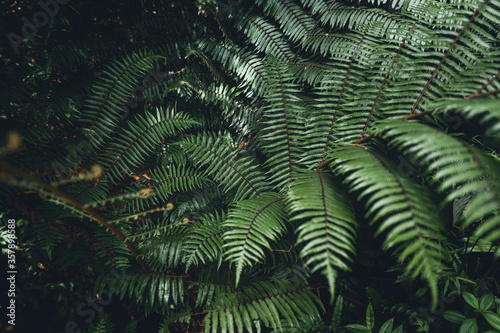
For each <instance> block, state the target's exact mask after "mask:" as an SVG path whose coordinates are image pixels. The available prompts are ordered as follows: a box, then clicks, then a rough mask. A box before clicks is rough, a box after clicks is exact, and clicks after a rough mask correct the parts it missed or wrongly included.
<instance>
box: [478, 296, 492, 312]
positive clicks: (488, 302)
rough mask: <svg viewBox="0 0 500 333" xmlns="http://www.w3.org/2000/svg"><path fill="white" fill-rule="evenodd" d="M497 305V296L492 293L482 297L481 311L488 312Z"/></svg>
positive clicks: (480, 302)
mask: <svg viewBox="0 0 500 333" xmlns="http://www.w3.org/2000/svg"><path fill="white" fill-rule="evenodd" d="M493 303H495V296H493V294H492V293H488V294H485V295H483V296H481V299H480V300H479V311H488V310H489V309H490V308H491V307H492V306H493Z"/></svg>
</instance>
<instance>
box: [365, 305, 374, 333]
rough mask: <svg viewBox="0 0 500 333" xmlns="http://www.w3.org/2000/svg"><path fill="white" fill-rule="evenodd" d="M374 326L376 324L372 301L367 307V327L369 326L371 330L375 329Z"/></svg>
mask: <svg viewBox="0 0 500 333" xmlns="http://www.w3.org/2000/svg"><path fill="white" fill-rule="evenodd" d="M374 326H375V315H374V313H373V306H372V303H370V304H368V307H367V308H366V327H368V328H369V329H370V330H371V329H373V327H374Z"/></svg>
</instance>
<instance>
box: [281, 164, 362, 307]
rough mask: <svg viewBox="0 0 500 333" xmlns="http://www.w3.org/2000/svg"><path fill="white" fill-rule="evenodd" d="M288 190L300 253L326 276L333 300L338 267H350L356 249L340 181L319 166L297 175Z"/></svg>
mask: <svg viewBox="0 0 500 333" xmlns="http://www.w3.org/2000/svg"><path fill="white" fill-rule="evenodd" d="M294 184H295V185H294V186H293V187H292V188H291V189H290V190H289V191H288V207H289V212H290V215H292V216H293V218H292V221H298V222H301V223H302V224H301V225H300V226H299V227H298V228H297V232H298V233H299V235H298V239H297V243H298V244H301V245H303V246H304V247H303V249H302V251H301V253H300V255H301V257H302V258H304V259H305V260H306V264H307V265H308V266H312V271H313V272H315V271H317V270H321V273H322V274H323V275H324V276H325V277H326V278H327V280H328V285H329V287H330V292H331V295H332V298H331V302H333V295H334V293H333V291H334V290H335V279H336V278H337V269H342V270H346V271H347V270H349V266H348V264H347V263H348V262H350V261H352V257H353V255H354V253H355V250H356V249H355V246H354V243H355V234H356V228H357V223H356V220H355V218H354V212H353V209H352V207H351V206H350V204H349V202H348V201H347V199H346V197H347V196H346V193H345V192H344V191H343V189H342V186H341V184H339V183H337V182H336V181H335V179H334V178H333V177H332V176H331V175H330V174H328V173H323V172H320V171H319V170H315V171H310V172H308V173H304V174H301V175H299V176H297V177H296V178H295V180H294Z"/></svg>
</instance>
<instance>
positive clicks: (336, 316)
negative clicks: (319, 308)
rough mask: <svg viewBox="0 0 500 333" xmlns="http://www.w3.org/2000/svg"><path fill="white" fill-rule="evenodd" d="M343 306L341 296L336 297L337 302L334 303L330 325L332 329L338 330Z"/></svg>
mask: <svg viewBox="0 0 500 333" xmlns="http://www.w3.org/2000/svg"><path fill="white" fill-rule="evenodd" d="M343 304H344V299H343V298H342V296H340V295H339V296H337V301H336V302H335V309H334V310H333V316H332V325H333V327H334V328H340V319H341V316H342V307H343Z"/></svg>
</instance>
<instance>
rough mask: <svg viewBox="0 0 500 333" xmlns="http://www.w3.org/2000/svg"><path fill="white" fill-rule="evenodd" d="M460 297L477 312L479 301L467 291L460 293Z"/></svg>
mask: <svg viewBox="0 0 500 333" xmlns="http://www.w3.org/2000/svg"><path fill="white" fill-rule="evenodd" d="M462 296H463V297H464V299H465V301H466V302H467V303H468V304H469V305H470V306H472V307H473V308H474V309H476V310H479V301H478V300H477V298H476V297H475V296H474V295H472V294H471V293H469V292H467V291H462Z"/></svg>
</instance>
